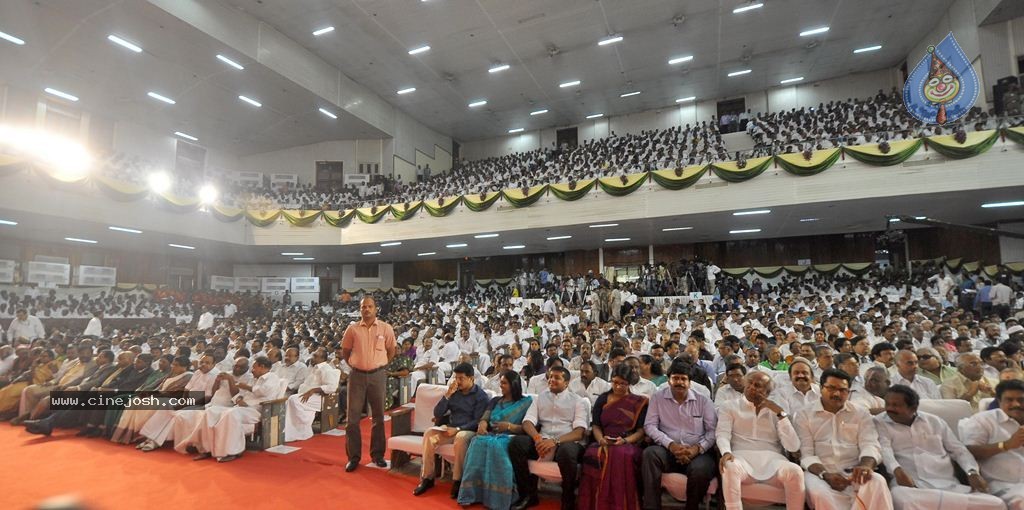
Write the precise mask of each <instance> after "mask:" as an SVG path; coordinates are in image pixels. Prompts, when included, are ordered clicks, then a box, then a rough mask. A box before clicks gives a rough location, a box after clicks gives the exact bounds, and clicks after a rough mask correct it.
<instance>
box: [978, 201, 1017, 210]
mask: <svg viewBox="0 0 1024 510" xmlns="http://www.w3.org/2000/svg"><path fill="white" fill-rule="evenodd" d="M1021 205H1024V201H1017V202H991V203H988V204H981V207H983V208H985V209H991V208H993V207H1017V206H1021Z"/></svg>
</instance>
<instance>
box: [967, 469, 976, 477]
mask: <svg viewBox="0 0 1024 510" xmlns="http://www.w3.org/2000/svg"><path fill="white" fill-rule="evenodd" d="M977 474H978V470H977V469H972V470H970V471H968V472H967V476H972V475H977Z"/></svg>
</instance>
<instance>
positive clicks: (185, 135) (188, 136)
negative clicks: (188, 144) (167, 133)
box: [174, 131, 199, 142]
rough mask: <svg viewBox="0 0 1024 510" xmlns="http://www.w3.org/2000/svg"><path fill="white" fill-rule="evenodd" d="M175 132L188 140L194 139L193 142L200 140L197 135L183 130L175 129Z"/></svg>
mask: <svg viewBox="0 0 1024 510" xmlns="http://www.w3.org/2000/svg"><path fill="white" fill-rule="evenodd" d="M174 134H175V135H178V136H180V137H182V138H184V139H186V140H192V141H193V142H198V141H199V139H198V138H196V137H194V136H192V135H189V134H185V133H182V132H181V131H175V132H174Z"/></svg>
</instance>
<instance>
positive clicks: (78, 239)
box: [64, 237, 98, 244]
mask: <svg viewBox="0 0 1024 510" xmlns="http://www.w3.org/2000/svg"><path fill="white" fill-rule="evenodd" d="M64 240H65V241H72V242H75V243H88V244H96V243H97V242H98V241H93V240H92V239H81V238H78V237H65V238H64Z"/></svg>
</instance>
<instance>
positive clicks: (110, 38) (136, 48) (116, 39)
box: [107, 34, 142, 53]
mask: <svg viewBox="0 0 1024 510" xmlns="http://www.w3.org/2000/svg"><path fill="white" fill-rule="evenodd" d="M107 40H108V41H110V42H112V43H114V44H118V45H121V46H124V47H125V48H128V49H129V50H132V51H134V52H135V53H142V48H140V47H139V46H138V45H136V44H132V43H130V42H128V41H125V40H124V39H121V38H120V37H118V36H116V35H113V34H111V35H108V36H107Z"/></svg>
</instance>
